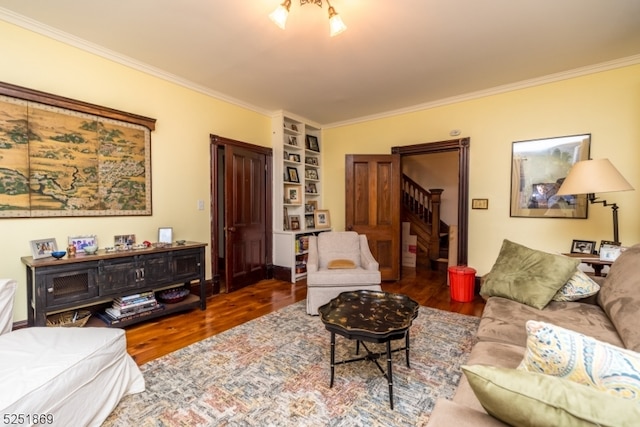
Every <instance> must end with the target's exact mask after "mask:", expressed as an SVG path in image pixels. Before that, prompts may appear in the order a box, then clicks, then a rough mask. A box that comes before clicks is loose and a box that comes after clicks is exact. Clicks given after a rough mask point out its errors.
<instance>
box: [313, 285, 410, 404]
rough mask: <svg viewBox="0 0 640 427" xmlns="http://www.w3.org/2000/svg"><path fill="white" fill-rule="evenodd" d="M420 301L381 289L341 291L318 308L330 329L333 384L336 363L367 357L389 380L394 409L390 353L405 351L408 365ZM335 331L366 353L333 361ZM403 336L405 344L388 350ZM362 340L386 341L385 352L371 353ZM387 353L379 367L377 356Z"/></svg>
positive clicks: (408, 365)
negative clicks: (385, 365)
mask: <svg viewBox="0 0 640 427" xmlns="http://www.w3.org/2000/svg"><path fill="white" fill-rule="evenodd" d="M419 308H420V306H419V304H418V303H417V302H415V301H414V300H412V299H411V298H409V297H408V296H406V295H402V294H392V293H388V292H381V291H354V292H343V293H341V294H340V295H338V296H337V297H336V298H334V299H332V300H331V301H329V302H328V303H327V304H325V305H323V306H321V307H320V308H319V309H318V312H319V314H320V319H321V320H322V323H324V325H325V328H326V329H327V330H328V331H329V332H331V380H330V384H329V387H333V379H334V372H335V365H340V364H344V363H351V362H357V361H361V360H368V361H371V362H374V363H375V364H376V366H377V367H378V369H379V370H380V372H382V374H383V376H384V377H385V378H386V379H387V381H388V383H389V403H390V406H391V409H393V369H392V364H391V353H394V352H398V351H402V350H404V351H405V357H406V362H407V367H411V366H410V364H409V327H410V326H411V323H412V322H413V319H415V318H416V317H417V316H418V309H419ZM336 334H338V335H341V336H343V337H346V338H348V339H350V340H356V355H358V354H359V352H360V344H362V346H363V347H364V349H365V350H366V352H367V354H366V355H365V356H363V357H357V358H354V359H348V360H342V361H339V362H336V360H335V346H336ZM402 338H404V339H405V345H404V347H400V348H396V349H394V350H391V341H394V340H399V339H402ZM365 342H372V343H385V344H386V351H385V352H380V353H374V352H371V351H370V350H369V349H368V348H367V346H366V344H365ZM384 355H386V357H387V370H386V372H385V370H384V369H383V368H382V366H380V363H378V358H380V356H384Z"/></svg>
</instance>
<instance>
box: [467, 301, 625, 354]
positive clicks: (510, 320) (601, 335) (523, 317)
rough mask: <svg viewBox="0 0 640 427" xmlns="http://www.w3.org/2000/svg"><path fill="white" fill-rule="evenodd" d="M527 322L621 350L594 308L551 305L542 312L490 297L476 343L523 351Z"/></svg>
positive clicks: (607, 322) (611, 327) (613, 330)
mask: <svg viewBox="0 0 640 427" xmlns="http://www.w3.org/2000/svg"><path fill="white" fill-rule="evenodd" d="M527 320H539V321H541V322H548V323H553V324H555V325H558V326H562V327H563V328H568V329H571V330H574V331H576V332H580V333H582V334H585V335H591V336H593V337H594V338H596V339H598V340H600V341H604V342H608V343H609V344H613V345H616V346H618V347H624V344H623V343H622V340H621V339H620V336H619V335H618V333H617V332H616V328H615V326H614V325H613V323H611V321H610V320H609V318H608V317H607V314H606V313H605V312H604V311H603V310H602V309H601V308H600V307H599V306H597V305H593V304H585V303H582V302H557V301H551V302H550V303H549V304H548V305H547V306H546V307H545V309H544V310H538V309H535V308H533V307H529V306H528V305H524V304H520V303H518V302H515V301H512V300H510V299H507V298H500V297H491V298H489V300H488V301H487V304H486V305H485V307H484V312H483V314H482V319H481V320H480V326H479V327H478V332H477V336H478V339H480V340H482V341H497V342H504V343H508V344H516V345H519V346H521V347H523V348H524V347H526V345H527V331H526V330H525V323H527Z"/></svg>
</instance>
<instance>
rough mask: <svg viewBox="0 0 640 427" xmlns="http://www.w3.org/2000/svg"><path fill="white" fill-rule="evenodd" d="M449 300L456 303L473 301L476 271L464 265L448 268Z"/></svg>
mask: <svg viewBox="0 0 640 427" xmlns="http://www.w3.org/2000/svg"><path fill="white" fill-rule="evenodd" d="M448 270H449V286H450V289H451V299H452V300H454V301H458V302H470V301H473V297H474V293H475V289H476V283H475V282H476V280H475V279H476V270H475V269H473V268H471V267H467V266H465V265H458V266H455V267H449V269H448Z"/></svg>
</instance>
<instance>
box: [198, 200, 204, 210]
mask: <svg viewBox="0 0 640 427" xmlns="http://www.w3.org/2000/svg"><path fill="white" fill-rule="evenodd" d="M198 210H199V211H203V210H204V200H198Z"/></svg>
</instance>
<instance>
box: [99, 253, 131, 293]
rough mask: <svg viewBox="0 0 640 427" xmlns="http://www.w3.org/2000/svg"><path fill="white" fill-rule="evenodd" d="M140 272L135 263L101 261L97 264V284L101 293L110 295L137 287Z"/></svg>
mask: <svg viewBox="0 0 640 427" xmlns="http://www.w3.org/2000/svg"><path fill="white" fill-rule="evenodd" d="M139 278H140V273H139V271H138V268H137V267H136V263H134V262H131V261H130V260H129V261H128V262H113V261H111V262H108V263H107V262H102V261H100V263H99V265H98V284H99V286H100V294H101V295H111V294H116V293H119V292H126V291H128V290H134V289H137V288H138V279H139Z"/></svg>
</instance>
